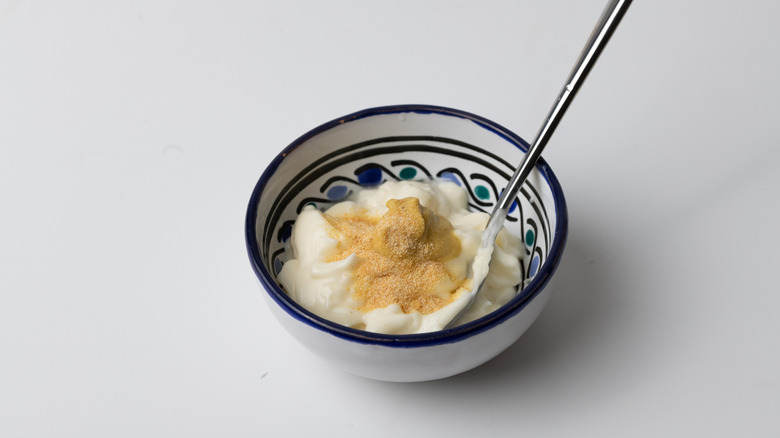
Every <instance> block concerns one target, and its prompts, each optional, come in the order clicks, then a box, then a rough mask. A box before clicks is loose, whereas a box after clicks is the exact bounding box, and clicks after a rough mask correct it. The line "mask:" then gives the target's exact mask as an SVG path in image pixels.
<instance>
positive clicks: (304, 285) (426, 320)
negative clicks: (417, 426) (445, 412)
mask: <svg viewBox="0 0 780 438" xmlns="http://www.w3.org/2000/svg"><path fill="white" fill-rule="evenodd" d="M407 197H414V198H417V199H419V201H420V204H421V205H423V206H425V207H427V208H429V209H431V210H433V211H434V212H436V213H437V214H439V215H441V216H443V217H445V218H447V219H448V220H449V221H450V222H451V223H452V226H453V229H454V233H455V235H456V236H457V238H458V239H459V240H460V244H461V251H460V254H458V255H457V256H456V257H455V258H454V259H453V260H450V261H449V262H447V267H448V269H449V270H450V272H452V273H453V274H454V275H455V276H456V277H457V278H458V279H459V282H460V281H462V280H463V279H465V278H467V276H468V274H469V272H470V271H471V269H472V263H473V262H474V259H475V257H476V256H477V250H478V248H479V243H480V239H481V236H482V230H483V229H484V228H485V226H486V224H487V221H488V218H489V215H488V214H487V213H481V212H470V211H468V209H467V207H468V194H467V192H466V191H465V189H463V188H461V187H459V186H458V185H457V184H455V183H453V182H450V181H439V180H436V181H431V182H425V183H424V182H410V181H401V182H392V181H391V182H386V183H384V184H382V185H381V186H379V187H377V188H373V189H364V190H360V191H358V192H356V193H354V194H353V195H351V196H350V198H349V199H348V200H346V201H343V202H340V203H338V204H336V205H333V206H332V207H330V208H329V209H328V210H327V211H326V212H325V213H327V214H328V215H333V216H339V215H344V214H346V213H349V212H351V211H354V210H355V208H356V207H362V208H364V209H366V210H367V211H368V212H369V213H370V214H376V215H382V214H384V213H385V212H386V211H387V210H388V208H387V207H386V205H385V204H386V203H387V201H388V200H390V199H402V198H407ZM336 235H338V233H336V232H335V231H334V229H333V227H332V226H331V224H330V223H329V222H328V221H327V220H326V219H325V217H324V216H323V214H322V213H321V212H320V211H318V210H317V209H315V208H314V207H312V206H307V207H306V208H304V210H303V211H302V212H301V214H300V215H299V217H298V219H297V220H296V222H295V225H294V226H293V230H292V236H291V239H290V241H289V243H290V247H289V249H288V251H291V252H292V257H291V258H290V259H289V260H288V261H287V262H285V264H284V266H283V267H282V270H281V272H280V273H279V280H280V282H281V283H282V285H283V287H284V288H285V290H286V291H287V293H288V294H289V295H290V296H291V297H292V298H293V299H294V300H295V301H296V302H298V303H299V304H300V305H302V306H303V307H305V308H306V309H308V310H309V311H311V312H313V313H315V314H317V315H319V316H321V317H323V318H326V319H328V320H331V321H333V322H336V323H338V324H341V325H345V326H348V327H353V328H357V329H362V330H367V331H371V332H377V333H387V334H409V333H425V332H431V331H437V330H441V329H443V328H444V326H445V325H447V323H449V322H450V320H451V319H452V318H453V317H454V316H455V315H457V314H458V312H460V310H462V308H463V307H464V306H465V305H466V303H467V301H468V298H469V297H468V294H469V293H471V292H472V291H470V290H468V289H465V288H461V289H460V290H458V291H457V292H456V293H455V294H454V295H453V296H454V299H453V300H452V302H450V303H449V304H448V305H446V306H444V307H442V308H441V309H439V310H437V311H435V312H433V313H429V314H422V313H420V312H419V311H411V312H409V313H404V312H403V311H402V309H401V306H399V305H398V304H391V305H389V306H387V307H384V308H379V309H374V310H371V311H368V312H361V311H360V310H358V309H359V307H360V304H361V303H359V302H358V301H357V300H356V299H355V298H354V297H353V291H352V283H353V277H352V274H353V271H354V269H355V266H357V264H358V263H360V260H359V258H358V257H357V255H355V254H352V255H350V256H349V257H347V258H345V259H343V260H339V261H335V262H328V259H330V258H331V257H332V256H333V255H334V254H336V252H337V248H338V245H339V242H338V240H336V239H335V238H334V237H333V236H336ZM523 252H524V246H523V242H522V241H521V240H520V239H519V238H518V237H516V236H514V235H512V234H511V233H509V232H508V231H507V230H505V229H502V230H501V232H500V233H499V235H498V238H497V239H496V246H495V248H494V250H493V253H492V257H491V254H489V252H488V253H483V254H481V255H480V257H491V259H490V269H489V272H487V273H485V272H484V268H482V269H479V268H477V270H478V271H481V272H474V277H477V278H479V277H482V276H485V275H486V277H485V283H484V285H483V287H482V291H481V292H480V293H479V295H478V296H477V297H476V300H475V301H474V304H473V305H472V306H471V308H469V310H468V311H467V312H466V314H465V315H464V316H463V317H462V318H461V319H460V320H459V323H461V324H463V323H466V322H468V321H472V320H474V319H476V318H479V317H481V316H483V315H486V314H488V313H490V312H492V311H494V310H496V309H498V308H499V307H501V306H502V305H504V304H506V303H507V302H508V301H509V300H510V299H512V297H514V296H515V295H516V293H517V288H518V285H519V284H520V282H521V280H522V272H521V270H520V262H519V259H520V258H521V257H522V256H523ZM477 265H479V264H477ZM474 284H478V282H475V283H474Z"/></svg>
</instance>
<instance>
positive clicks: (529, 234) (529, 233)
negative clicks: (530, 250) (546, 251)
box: [525, 230, 534, 246]
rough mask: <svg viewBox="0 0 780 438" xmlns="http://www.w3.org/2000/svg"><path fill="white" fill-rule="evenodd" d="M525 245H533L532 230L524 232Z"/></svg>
mask: <svg viewBox="0 0 780 438" xmlns="http://www.w3.org/2000/svg"><path fill="white" fill-rule="evenodd" d="M525 244H526V245H528V246H533V245H534V230H528V231H526V232H525Z"/></svg>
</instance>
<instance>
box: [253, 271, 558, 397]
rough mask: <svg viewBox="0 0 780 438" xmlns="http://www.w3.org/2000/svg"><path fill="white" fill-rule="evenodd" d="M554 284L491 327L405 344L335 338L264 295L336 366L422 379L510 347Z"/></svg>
mask: <svg viewBox="0 0 780 438" xmlns="http://www.w3.org/2000/svg"><path fill="white" fill-rule="evenodd" d="M552 286H553V285H552V284H550V285H548V286H547V287H546V288H545V289H544V290H542V291H541V293H540V294H539V295H538V296H536V297H535V298H534V299H532V300H529V301H526V303H525V305H524V306H523V308H522V309H521V311H519V312H517V313H516V314H514V315H513V316H511V317H510V318H508V319H507V320H506V321H504V322H503V323H500V324H498V325H496V326H495V327H492V328H491V329H490V330H485V331H482V332H480V333H477V334H475V335H473V336H469V337H466V338H463V339H460V340H457V341H454V342H450V343H438V344H431V345H426V346H418V347H406V348H404V347H396V346H388V345H382V344H373V343H365V342H359V341H354V340H347V339H344V338H340V337H338V336H333V335H332V334H329V333H327V332H324V331H322V330H319V329H317V328H315V327H313V326H311V325H310V324H306V323H304V322H301V321H299V320H297V319H296V318H294V317H292V316H291V315H290V314H289V313H287V312H285V311H284V310H283V309H282V308H281V307H279V306H278V305H277V304H276V303H275V302H273V300H271V299H270V298H269V297H268V296H266V299H267V301H268V306H269V308H270V309H271V311H272V313H273V314H274V316H275V317H276V318H277V319H278V320H279V322H280V323H281V324H282V326H283V327H284V328H285V329H286V330H287V331H288V332H289V333H290V334H291V335H292V336H293V337H294V338H295V339H296V340H297V341H298V342H300V343H301V344H302V345H303V346H305V347H306V348H308V349H309V350H310V351H312V352H313V353H315V354H316V355H317V356H319V357H320V358H322V359H324V360H325V361H327V362H329V363H331V364H333V365H335V366H336V367H338V368H340V369H342V370H345V371H347V372H350V373H352V374H356V375H358V376H362V377H367V378H370V379H374V380H382V381H387V382H422V381H429V380H437V379H443V378H446V377H451V376H454V375H457V374H460V373H463V372H465V371H469V370H471V369H473V368H476V367H478V366H480V365H482V364H484V363H485V362H487V361H489V360H490V359H493V358H494V357H496V356H498V355H499V354H500V353H501V352H503V351H504V350H506V349H507V348H509V347H510V346H511V345H512V344H514V343H515V341H517V340H518V339H519V338H520V336H522V334H523V333H524V332H525V331H526V330H527V329H528V328H529V327H530V326H531V324H532V323H533V322H534V321H535V320H536V318H537V317H538V316H539V314H540V313H541V311H542V309H543V308H544V306H545V304H546V303H547V300H548V299H549V297H550V295H551V293H552V289H553V287H552Z"/></svg>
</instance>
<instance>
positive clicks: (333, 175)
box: [258, 136, 552, 284]
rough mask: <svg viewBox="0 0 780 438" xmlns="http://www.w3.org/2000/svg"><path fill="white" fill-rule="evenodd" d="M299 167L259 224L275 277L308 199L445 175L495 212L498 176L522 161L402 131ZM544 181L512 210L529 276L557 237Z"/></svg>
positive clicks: (332, 199)
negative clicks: (543, 194) (513, 161)
mask: <svg viewBox="0 0 780 438" xmlns="http://www.w3.org/2000/svg"><path fill="white" fill-rule="evenodd" d="M295 171H297V172H296V174H295V176H294V177H292V178H290V179H289V181H290V183H288V184H287V185H286V186H285V187H284V188H283V189H282V190H281V191H279V192H278V193H277V194H276V196H275V198H273V201H272V203H271V205H270V208H269V211H268V218H269V220H268V221H266V222H265V224H264V226H263V228H262V229H261V230H258V232H259V235H260V236H262V243H261V246H262V247H263V248H264V251H263V253H264V254H266V259H265V260H264V262H265V264H266V266H267V267H268V268H269V271H270V272H271V273H272V274H273V275H274V276H276V275H278V273H279V271H280V270H281V268H282V265H283V264H284V262H285V260H286V259H287V256H286V243H287V242H288V240H289V238H290V235H291V229H292V226H293V224H294V221H295V219H296V218H297V216H298V214H299V213H300V212H301V210H303V208H304V207H305V206H306V205H314V206H315V207H316V208H318V209H320V210H325V209H327V208H328V207H329V206H331V205H333V204H335V203H338V202H340V201H342V200H344V199H345V198H347V197H348V196H349V195H350V194H352V193H353V192H354V191H355V190H358V189H360V188H363V187H372V186H376V185H379V184H381V183H383V182H385V181H391V180H392V181H401V180H430V179H432V178H443V179H447V180H450V181H452V182H454V183H456V184H458V185H459V186H461V187H463V188H465V189H466V191H467V192H468V196H469V209H470V210H472V211H481V212H485V213H488V214H489V213H490V212H491V211H492V209H493V206H494V205H495V203H496V201H497V200H498V197H499V196H500V194H501V190H502V188H499V187H498V186H496V183H495V182H494V181H508V180H509V178H510V176H511V174H512V172H513V171H514V165H513V164H511V163H509V162H507V161H506V160H505V159H503V158H502V157H500V156H498V155H496V154H494V153H492V152H490V151H488V150H485V149H483V148H480V147H478V146H476V145H473V144H469V143H466V142H463V141H460V140H455V139H451V138H444V137H431V136H402V137H385V138H377V139H372V140H369V141H363V142H360V143H355V144H349V145H345V146H343V147H341V148H339V149H336V150H334V151H332V152H330V153H328V154H326V155H325V156H324V157H322V158H321V159H319V160H318V161H316V162H315V163H311V164H308V165H306V164H301V166H300V168H298V169H295ZM541 181H542V180H533V179H529V180H528V181H527V182H526V183H525V184H524V186H523V188H522V189H521V190H520V194H519V195H518V197H517V198H516V199H515V202H514V204H513V206H512V208H511V210H510V212H509V215H508V217H507V224H506V226H507V228H508V229H509V230H510V232H512V233H513V234H515V235H516V236H518V237H519V238H520V239H521V240H522V241H523V242H524V243H525V247H526V255H525V257H522V258H521V259H520V263H521V268H522V271H523V276H524V278H523V282H527V281H528V280H530V279H531V278H533V276H534V275H535V274H536V272H537V271H538V270H539V267H540V266H542V264H543V263H544V261H545V259H546V257H547V254H548V252H549V248H550V240H551V238H552V237H551V235H550V234H551V231H550V230H551V228H552V224H551V219H550V217H549V215H548V212H547V209H546V207H545V205H544V202H543V199H542V197H541V196H540V190H539V185H540V182H541ZM521 284H524V283H521Z"/></svg>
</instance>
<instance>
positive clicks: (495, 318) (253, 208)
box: [244, 104, 569, 348]
mask: <svg viewBox="0 0 780 438" xmlns="http://www.w3.org/2000/svg"><path fill="white" fill-rule="evenodd" d="M410 112H411V113H421V114H430V113H434V114H440V115H445V116H451V117H458V118H463V119H468V120H471V121H472V122H474V123H476V124H478V125H480V126H481V127H482V128H484V129H487V130H489V131H492V132H494V133H496V134H497V135H499V136H501V137H503V138H504V139H505V140H507V141H508V142H509V143H511V144H513V145H514V146H515V147H517V148H518V149H520V150H522V151H523V152H526V151H527V150H528V143H526V142H525V140H523V139H522V138H520V137H519V136H517V135H516V134H514V133H513V132H511V131H509V130H508V129H506V128H504V127H503V126H501V125H499V124H497V123H495V122H492V121H490V120H488V119H486V118H484V117H481V116H478V115H475V114H472V113H469V112H466V111H462V110H458V109H453V108H448V107H443V106H436V105H424V104H404V105H388V106H379V107H373V108H367V109H364V110H360V111H357V112H354V113H351V114H348V115H346V116H343V117H339V118H337V119H333V120H331V121H329V122H327V123H324V124H322V125H320V126H318V127H316V128H314V129H312V130H310V131H309V132H307V133H305V134H303V135H302V136H300V137H299V138H298V139H296V140H295V141H293V142H292V143H290V145H289V146H287V147H286V148H284V149H283V150H282V151H281V152H280V153H279V154H278V155H277V156H276V157H275V158H274V159H273V160H272V161H271V162H270V163H269V165H268V167H266V169H265V171H264V172H263V173H262V175H261V176H260V178H259V180H258V181H257V184H256V185H255V188H254V190H253V191H252V196H251V197H250V199H249V205H248V207H247V214H246V221H245V225H244V231H245V240H246V247H247V253H248V256H249V261H250V264H251V265H252V268H253V270H254V272H255V274H256V275H257V278H258V279H259V280H260V283H261V284H262V285H263V288H264V289H265V291H266V293H268V295H269V296H270V298H271V299H272V300H273V301H274V302H275V303H276V304H277V305H278V306H279V307H281V308H282V309H283V310H284V311H285V312H286V313H287V314H288V315H290V316H291V317H292V318H294V319H295V320H297V321H299V322H301V323H303V324H306V325H308V326H310V327H312V328H315V329H317V330H321V331H323V332H325V333H328V334H331V335H333V336H336V337H338V338H342V339H345V340H348V341H352V342H357V343H362V344H372V345H381V346H386V347H396V348H410V347H428V346H433V345H440V344H447V343H453V342H459V341H461V340H464V339H466V338H469V337H472V336H474V335H477V334H479V333H482V332H484V331H486V330H489V329H490V328H492V327H495V326H496V325H498V324H501V323H503V322H505V321H506V320H508V319H509V318H511V317H513V316H514V315H516V314H517V313H519V312H520V311H521V310H523V309H524V308H525V306H527V305H528V304H529V303H530V302H531V301H532V300H533V299H534V298H536V297H537V296H538V295H539V294H540V293H541V292H542V291H543V290H544V288H545V287H546V286H547V284H548V283H549V282H550V279H551V278H552V276H553V274H554V273H555V271H556V270H557V269H558V266H559V264H560V261H561V258H562V256H563V250H564V248H565V246H566V240H567V237H568V221H569V218H568V211H567V207H566V200H565V198H564V195H563V189H562V188H561V186H560V183H559V182H558V179H557V177H556V176H555V174H554V173H553V171H552V169H551V168H550V166H549V165H548V164H547V162H546V161H545V160H544V159H543V158H540V159H539V160H538V161H537V164H536V168H537V170H539V172H540V173H541V175H542V177H543V178H544V179H545V180H546V181H547V183H548V184H549V185H550V187H551V189H552V193H553V199H554V205H555V212H556V218H557V220H556V226H555V231H554V233H553V235H554V238H553V245H552V247H551V248H550V252H549V253H548V255H547V259H546V260H545V262H544V263H543V264H542V266H541V267H539V271H538V272H537V273H536V275H535V276H534V277H533V279H532V280H531V282H530V283H529V284H528V285H527V286H526V287H525V288H523V291H522V293H518V295H517V296H516V297H514V298H513V299H512V300H510V301H509V302H508V303H507V304H505V305H503V306H501V307H500V308H499V309H497V310H496V311H494V312H492V313H490V314H488V315H485V316H483V317H481V318H478V319H476V320H474V321H471V322H469V323H466V324H463V325H460V326H457V327H453V328H450V329H447V330H440V331H435V332H429V333H419V334H409V335H389V334H383V333H374V332H368V331H365V330H358V329H353V328H351V327H346V326H343V325H341V324H337V323H335V322H332V321H330V320H327V319H325V318H322V317H320V316H317V315H315V314H314V313H312V312H310V311H309V310H307V309H305V308H304V307H302V306H301V305H300V304H298V303H297V302H295V301H294V300H293V299H292V298H290V297H289V296H288V295H287V294H286V293H285V292H284V290H282V288H281V287H280V286H279V285H278V284H277V283H276V282H275V281H274V280H273V276H272V275H271V273H270V272H269V271H268V270H267V269H266V268H265V265H264V264H263V263H262V262H261V256H260V251H259V248H258V240H257V234H256V224H255V223H256V220H257V214H258V211H257V209H258V201H259V200H260V196H261V195H262V193H263V190H264V188H265V186H266V183H267V182H268V180H269V179H270V178H271V176H272V175H273V174H274V173H275V171H276V169H277V168H278V167H279V164H280V163H281V161H282V160H284V158H285V156H287V155H288V154H289V153H290V152H291V151H292V150H294V149H296V148H297V147H298V146H300V145H301V144H303V143H304V142H306V141H307V140H308V139H310V138H312V137H314V136H316V135H318V134H320V133H322V132H324V131H327V130H329V129H332V128H333V127H335V126H338V125H341V124H344V123H347V122H351V121H355V120H358V119H362V118H366V117H373V116H378V115H387V114H396V113H410Z"/></svg>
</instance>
